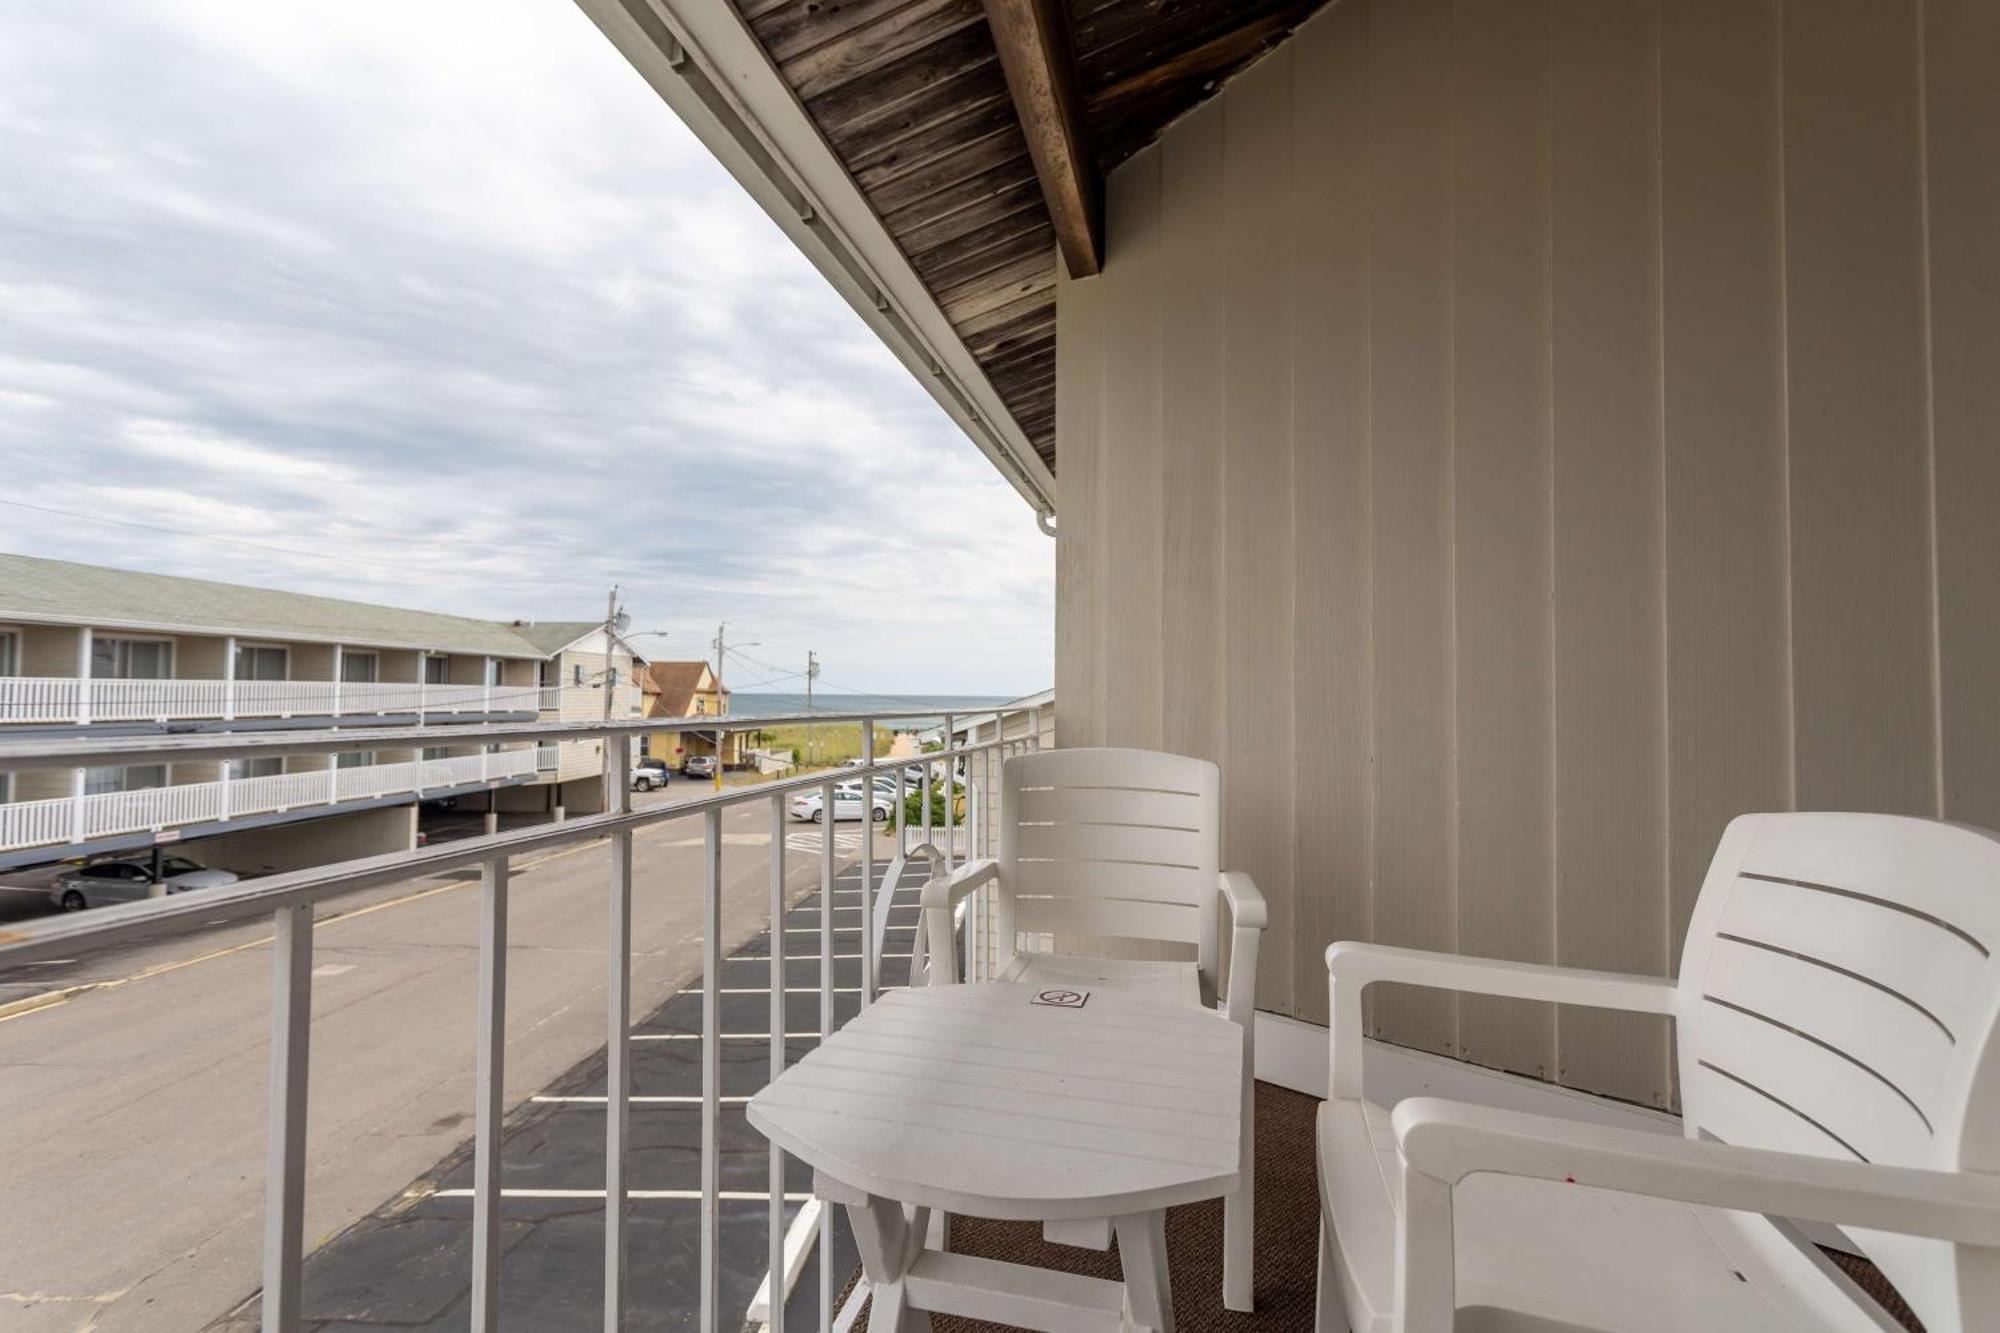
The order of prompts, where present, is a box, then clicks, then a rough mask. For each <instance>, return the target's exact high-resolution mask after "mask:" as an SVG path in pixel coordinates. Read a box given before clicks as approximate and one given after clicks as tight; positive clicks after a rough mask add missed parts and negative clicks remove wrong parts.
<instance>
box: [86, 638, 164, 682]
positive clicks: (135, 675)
mask: <svg viewBox="0 0 2000 1333" xmlns="http://www.w3.org/2000/svg"><path fill="white" fill-rule="evenodd" d="M173 667H174V646H173V644H171V643H169V642H167V641H166V640H165V639H116V638H105V637H102V636H99V637H97V638H94V639H92V640H91V643H90V674H91V675H92V676H93V677H94V678H96V679H98V680H166V679H168V678H169V677H170V676H172V675H173V673H174V671H173Z"/></svg>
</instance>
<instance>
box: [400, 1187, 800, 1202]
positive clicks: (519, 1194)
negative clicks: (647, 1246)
mask: <svg viewBox="0 0 2000 1333" xmlns="http://www.w3.org/2000/svg"><path fill="white" fill-rule="evenodd" d="M417 1197H418V1198H428V1199H470V1198H471V1197H472V1191H471V1190H469V1189H449V1190H431V1191H430V1192H429V1193H427V1194H420V1195H418V1196H417ZM500 1197H501V1198H503V1199H601V1198H603V1197H604V1191H603V1190H551V1189H503V1190H501V1191H500ZM625 1197H626V1198H628V1199H677V1200H696V1199H700V1198H701V1191H700V1190H626V1191H625ZM716 1197H717V1198H718V1199H721V1200H722V1201H723V1202H724V1203H764V1202H768V1201H769V1199H770V1197H771V1195H770V1193H769V1192H768V1191H753V1190H718V1191H716ZM810 1198H812V1195H810V1194H804V1193H796V1192H792V1191H787V1192H786V1194H785V1202H786V1203H804V1202H805V1201H806V1200H808V1199H810Z"/></svg>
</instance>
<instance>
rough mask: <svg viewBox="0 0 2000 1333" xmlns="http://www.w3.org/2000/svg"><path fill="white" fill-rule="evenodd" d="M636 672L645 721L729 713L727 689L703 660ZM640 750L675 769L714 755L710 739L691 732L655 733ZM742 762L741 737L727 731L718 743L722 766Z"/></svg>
mask: <svg viewBox="0 0 2000 1333" xmlns="http://www.w3.org/2000/svg"><path fill="white" fill-rule="evenodd" d="M635 674H636V675H637V676H638V680H639V688H640V690H641V691H642V692H643V694H644V696H645V711H644V713H643V714H642V715H643V716H645V717H662V718H686V717H723V716H726V715H727V714H728V712H729V687H728V686H726V685H724V684H723V683H722V682H721V681H720V680H718V679H716V675H715V669H714V668H713V667H711V666H710V665H709V664H708V663H706V662H651V663H648V664H647V665H646V666H644V667H643V668H640V669H638V670H637V671H636V673H635ZM640 746H641V752H642V753H643V754H644V755H646V756H647V757H649V758H654V759H664V760H666V761H667V764H668V766H669V767H671V768H675V769H678V768H681V767H683V766H684V765H685V764H686V762H687V761H688V760H689V759H690V758H692V757H693V756H695V755H712V754H714V753H715V735H714V733H713V732H704V731H694V730H684V731H683V730H675V731H655V732H649V733H648V734H647V735H645V736H644V737H643V738H641V741H640ZM742 763H743V733H741V732H735V733H731V734H730V735H728V736H726V737H725V738H724V739H723V749H722V764H723V767H725V768H733V767H736V766H738V765H740V764H742Z"/></svg>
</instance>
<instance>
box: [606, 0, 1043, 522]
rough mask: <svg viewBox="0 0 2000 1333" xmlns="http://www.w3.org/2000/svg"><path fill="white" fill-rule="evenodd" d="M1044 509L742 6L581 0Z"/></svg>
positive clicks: (997, 410)
mask: <svg viewBox="0 0 2000 1333" xmlns="http://www.w3.org/2000/svg"><path fill="white" fill-rule="evenodd" d="M577 4H578V6H579V7H580V8H581V9H582V10H583V12H584V13H585V14H587V15H589V17H590V19H591V21H592V22H593V23H595V24H596V25H597V26H598V28H599V29H600V30H602V31H603V33H604V35H605V36H606V37H608V38H610V39H611V43H612V45H614V46H616V47H617V48H618V50H619V52H620V53H621V54H623V55H624V57H625V58H626V59H627V60H628V61H630V62H631V64H632V66H633V68H635V69H637V70H638V71H639V73H640V74H641V75H642V76H643V77H644V78H645V80H646V82H647V83H649V84H651V85H652V87H653V90H654V91H655V92H657V93H659V95H660V97H661V98H662V99H663V100H664V101H665V102H666V103H667V105H668V106H670V107H672V108H673V110H674V112H675V114H677V115H678V116H680V118H681V119H682V120H683V121H684V122H686V124H687V126H688V128H689V129H691V130H693V131H694V134H695V137H696V138H698V139H700V140H701V141H702V143H703V145H705V146H706V147H707V148H708V150H709V152H711V153H713V154H714V155H715V157H716V159H717V160H718V161H719V162H721V163H722V165H723V167H724V168H725V169H727V170H728V172H729V173H730V175H732V176H734V177H735V178H736V179H737V181H738V183H739V184H741V185H742V186H743V188H744V189H745V190H747V191H749V193H750V197H751V198H752V199H755V200H756V201H757V203H758V204H759V205H760V206H761V207H762V208H763V209H764V211H765V212H766V213H768V214H770V216H771V218H772V220H773V221H775V222H776V223H777V224H778V226H779V228H780V229H781V230H782V231H783V232H784V233H785V235H786V236H787V237H789V238H790V239H791V241H792V243H793V244H794V245H796V246H797V247H798V248H799V250H800V251H801V252H802V253H803V254H804V255H805V256H806V258H807V259H809V260H811V261H812V263H813V266H814V267H815V268H817V269H819V271H820V272H821V273H822V274H823V275H824V276H825V277H826V279H827V281H828V282H830V283H832V284H833V287H834V290H836V291H838V292H839V293H840V294H841V295H842V296H843V297H845V298H846V300H847V303H848V304H849V305H851V306H853V307H854V309H855V311H856V312H857V313H858V314H859V315H860V316H861V318H862V320H863V321H864V322H865V323H867V325H868V326H869V327H870V328H871V329H873V330H874V331H875V334H876V336H877V337H879V338H881V339H882V341H883V342H884V343H885V344H887V345H888V347H889V350H890V351H892V352H894V353H895V354H896V357H897V359H898V360H900V361H901V362H902V363H903V364H904V366H906V367H907V368H908V369H909V371H910V373H911V374H912V375H914V376H916V378H917V380H918V382H919V383H921V384H922V385H923V386H924V387H925V388H926V389H928V390H929V391H930V394H931V396H932V397H933V398H935V399H936V400H937V401H938V404H939V405H940V406H941V407H943V408H944V410H945V412H946V413H947V414H948V415H949V416H950V417H951V419H952V420H953V421H956V422H957V423H958V425H959V428H960V429H961V430H963V431H964V432H965V433H966V435H967V437H968V438H970V439H971V441H972V442H973V444H974V445H975V446H977V447H978V449H979V451H980V452H981V453H983V454H985V455H986V457H987V459H988V461H990V462H991V463H992V464H993V465H994V466H995V467H996V468H998V469H999V470H1000V475H1001V476H1003V477H1005V478H1006V479H1007V481H1008V482H1009V483H1010V484H1011V485H1012V486H1013V487H1014V489H1015V490H1016V491H1018V492H1020V494H1021V496H1022V498H1023V499H1025V500H1027V502H1028V503H1029V504H1030V505H1031V506H1033V507H1034V508H1035V510H1036V511H1037V512H1039V513H1044V514H1052V513H1054V512H1055V495H1056V488H1055V478H1054V476H1053V475H1051V473H1050V472H1049V469H1048V465H1047V464H1045V463H1043V462H1042V459H1041V456H1040V455H1039V454H1037V453H1036V452H1035V450H1034V446H1033V445H1031V444H1029V442H1028V438H1027V436H1026V435H1025V434H1024V433H1023V432H1022V430H1021V427H1020V425H1019V424H1018V423H1017V422H1016V421H1015V420H1014V417H1013V414H1012V413H1011V412H1009V411H1008V410H1007V407H1006V404H1005V403H1003V402H1002V401H1001V399H1000V395H999V394H998V393H997V392H995V391H994V388H993V386H992V384H991V383H990V382H989V381H988V380H987V378H986V374H985V372H984V371H982V370H981V369H980V368H979V364H978V362H976V361H975V360H974V359H973V357H972V353H971V352H969V351H967V350H966V347H965V345H964V343H962V342H960V341H959V338H958V334H957V333H956V331H955V330H953V328H952V327H951V321H949V320H948V319H946V318H945V314H944V311H943V310H942V309H940V308H939V306H938V304H937V302H936V300H935V299H933V298H932V296H931V294H930V292H929V290H928V289H926V288H925V286H924V284H923V282H922V280H921V279H919V278H918V277H917V274H916V271H915V270H914V269H912V268H911V267H910V263H909V261H908V260H907V259H905V258H904V257H903V254H902V251H901V250H899V249H898V248H897V246H896V243H895V241H894V239H893V238H892V237H891V236H890V235H889V233H888V231H887V230H886V229H885V228H884V227H883V226H882V223H881V220H880V219H878V218H877V217H876V216H875V211H874V210H873V209H872V208H870V207H869V205H868V201H867V200H866V199H865V198H864V197H863V196H862V194H861V190H860V188H859V187H858V186H856V185H855V183H854V181H853V179H852V178H851V177H849V176H848V174H847V170H846V168H844V167H843V166H842V165H841V164H840V159H839V158H838V157H836V156H835V155H834V152H833V149H832V148H831V147H829V146H828V145H827V142H826V140H825V139H824V138H823V137H822V136H821V134H820V132H819V129H818V127H817V126H815V125H814V124H813V123H812V120H811V118H810V117H808V116H807V115H806V112H805V108H804V107H803V106H801V105H800V104H799V100H798V98H797V97H795V96H794V95H793V93H792V90H791V89H790V88H789V87H788V86H786V84H785V81H784V79H783V78H781V77H780V76H779V74H778V71H777V70H776V69H775V68H773V67H772V65H771V62H770V60H769V58H768V57H767V56H766V55H765V54H764V49H763V48H762V47H761V46H759V45H758V43H757V40H756V38H755V37H754V36H753V35H752V34H751V32H750V30H749V28H748V27H747V26H746V25H745V24H744V22H743V20H742V19H741V18H739V17H738V16H737V13H736V10H735V7H734V6H732V5H729V4H725V3H722V2H721V0H577Z"/></svg>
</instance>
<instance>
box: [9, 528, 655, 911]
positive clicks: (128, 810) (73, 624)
mask: <svg viewBox="0 0 2000 1333" xmlns="http://www.w3.org/2000/svg"><path fill="white" fill-rule="evenodd" d="M635 664H638V665H640V666H643V662H640V660H639V659H638V658H636V656H635V655H634V654H633V652H632V650H631V648H630V646H629V645H627V644H626V643H625V641H624V640H623V639H618V638H615V637H614V639H613V640H612V641H611V642H610V643H609V644H607V642H606V639H605V633H604V628H603V626H602V624H600V623H599V622H596V621H570V620H564V621H518V620H517V621H495V620H477V619H473V618H470V617H466V616H453V615H443V614H439V613H436V612H430V611H412V610H407V609H405V608H401V607H392V606H376V605H372V604H369V603H366V602H354V601H346V600H343V599H339V598H331V597H312V596H307V595H304V594H300V593H292V592H284V591H280V590H277V589H271V588H251V587H243V586H239V585H236V584H228V583H212V582H208V581H205V580H201V579H187V578H176V577H172V576H168V575H162V574H144V573H138V572H135V571H132V570H124V569H111V568H105V567H102V566H96V565H82V564H71V563H68V562H65V561H59V560H39V559H33V558H30V557H26V556H15V555H0V735H4V736H15V737H19V736H26V735H39V736H43V737H47V738H50V739H59V738H61V737H63V736H65V735H85V734H88V735H104V734H106V733H110V732H118V733H127V734H137V733H147V732H154V733H167V732H172V733H185V732H199V731H239V730H240V731H249V730H273V729H282V730H288V731H296V730H299V729H307V728H320V727H325V728H361V727H365V728H379V727H404V728H408V727H421V726H425V725H431V724H441V723H447V722H459V723H462V722H532V721H538V720H539V721H555V720H563V721H568V720H592V719H597V718H600V717H602V716H603V713H604V694H603V690H604V688H605V682H606V679H607V676H608V677H609V679H610V680H612V681H613V682H615V684H614V685H613V695H612V716H613V717H614V718H626V717H637V716H639V712H640V707H641V696H640V693H639V690H638V688H637V687H636V686H634V685H632V684H631V683H630V682H631V680H632V673H633V668H634V666H635ZM603 765H604V759H603V747H602V742H601V741H595V740H564V741H560V742H555V743H548V744H536V743H534V742H531V741H520V742H511V743H501V744H493V745H464V744H459V745H446V744H439V745H430V746H415V747H408V748H397V749H374V750H363V749H353V750H343V751H340V752H337V753H333V754H324V753H321V754H294V755H289V756H282V757H270V758H259V759H248V760H234V761H222V762H217V761H206V762H176V763H161V764H144V765H131V766H118V767H86V768H73V769H67V770H65V769H41V770H37V771H34V772H27V773H19V774H11V775H0V873H4V872H6V871H8V870H15V869H21V868H24V867H30V866H38V865H46V864H50V863H53V862H58V861H72V860H76V859H80V858H93V857H101V856H106V855H113V854H130V853H134V852H141V851H145V850H148V849H151V848H154V847H158V846H161V845H163V844H165V845H173V846H174V847H175V850H176V851H177V852H178V853H184V854H186V855H188V856H190V857H192V858H193V859H195V860H197V861H200V862H202V863H203V864H205V865H210V866H215V867H219V868H222V869H228V870H235V871H237V872H238V873H249V874H259V873H270V872H274V871H281V870H293V869H299V868H302V867H305V866H309V865H316V864H320V863H323V862H327V861H336V860H344V859H347V858H350V857H354V856H366V855H373V854H375V853H380V852H391V851H403V850H407V849H409V848H412V847H414V846H415V845H416V842H417V834H418V828H419V811H420V807H422V806H423V805H425V804H434V803H445V802H449V803H451V804H453V805H455V806H456V807H457V808H458V809H460V810H471V811H480V812H484V813H486V814H487V816H488V819H487V824H488V827H489V828H491V827H493V826H495V825H496V824H497V822H498V818H499V816H501V815H503V814H513V815H519V816H525V817H529V818H537V817H539V818H542V819H559V818H563V817H565V816H567V815H570V814H588V813H595V812H597V811H601V810H602V809H604V806H605V801H604V779H603Z"/></svg>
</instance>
